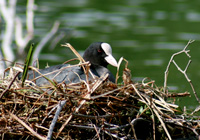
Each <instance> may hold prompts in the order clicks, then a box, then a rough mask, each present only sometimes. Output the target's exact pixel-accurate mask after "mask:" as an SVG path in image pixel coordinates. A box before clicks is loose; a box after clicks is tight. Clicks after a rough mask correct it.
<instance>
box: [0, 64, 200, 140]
mask: <svg viewBox="0 0 200 140" xmlns="http://www.w3.org/2000/svg"><path fill="white" fill-rule="evenodd" d="M16 74H18V73H17V72H16V70H13V68H11V69H10V74H9V76H8V77H6V78H4V79H3V80H1V83H0V84H1V85H0V92H1V101H0V110H1V115H0V124H1V125H0V137H2V139H20V138H22V139H26V138H29V139H35V138H38V139H46V138H49V139H50V138H53V139H166V138H169V139H176V138H195V139H196V138H197V136H198V133H200V131H199V129H200V123H199V118H196V119H191V118H190V119H189V118H188V119H184V118H183V115H176V114H178V113H179V114H180V112H179V111H178V110H177V108H178V106H177V105H175V104H173V103H170V102H169V101H167V98H168V97H167V95H166V94H164V93H163V92H162V90H160V89H159V88H158V87H156V85H155V83H154V81H149V82H147V83H145V82H142V83H133V82H132V81H131V80H130V79H131V77H130V70H128V68H125V69H124V75H123V80H124V82H123V83H124V84H123V85H122V84H121V85H117V84H114V83H110V82H108V81H107V76H108V75H103V76H102V77H100V78H98V79H96V80H94V81H93V82H89V83H87V82H86V81H83V82H80V83H77V84H69V85H66V84H63V83H60V84H56V86H50V87H46V88H44V87H43V88H41V87H37V86H36V85H34V86H33V84H32V86H30V84H29V83H28V81H26V83H25V85H26V86H25V87H21V81H20V80H17V78H16V77H17V76H16ZM126 79H127V80H126ZM186 95H187V93H186Z"/></svg>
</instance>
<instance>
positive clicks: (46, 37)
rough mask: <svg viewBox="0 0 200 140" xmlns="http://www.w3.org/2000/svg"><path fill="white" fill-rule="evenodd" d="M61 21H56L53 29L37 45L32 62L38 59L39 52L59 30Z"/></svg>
mask: <svg viewBox="0 0 200 140" xmlns="http://www.w3.org/2000/svg"><path fill="white" fill-rule="evenodd" d="M59 25H60V23H59V22H58V21H56V22H55V23H54V25H53V27H52V29H51V31H50V32H49V33H48V34H47V35H46V36H45V37H44V38H43V39H42V41H41V42H40V43H39V44H38V45H37V47H36V49H35V51H34V55H33V59H32V62H34V61H35V60H37V59H38V57H39V54H40V52H41V50H42V48H43V47H44V46H45V44H46V43H47V42H48V41H49V40H50V39H51V38H52V37H53V36H54V35H55V33H56V32H57V30H58V27H59Z"/></svg>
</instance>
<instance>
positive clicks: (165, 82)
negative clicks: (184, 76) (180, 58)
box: [164, 40, 194, 93]
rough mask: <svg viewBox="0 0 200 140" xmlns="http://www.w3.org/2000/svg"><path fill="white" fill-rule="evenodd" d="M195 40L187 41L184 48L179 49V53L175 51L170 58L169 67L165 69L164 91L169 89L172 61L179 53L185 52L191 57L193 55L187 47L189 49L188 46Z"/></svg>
mask: <svg viewBox="0 0 200 140" xmlns="http://www.w3.org/2000/svg"><path fill="white" fill-rule="evenodd" d="M193 42H194V40H189V41H188V43H187V45H186V46H185V47H184V48H183V50H181V51H179V52H177V53H174V54H173V55H172V56H171V58H170V60H169V63H168V65H167V68H166V70H165V77H164V93H166V90H167V77H168V74H169V68H170V66H171V63H172V61H173V60H174V57H175V56H177V55H179V54H181V53H185V54H186V55H187V56H188V57H189V58H190V57H191V56H190V55H189V51H190V50H186V49H187V47H188V46H189V45H190V44H191V43H193Z"/></svg>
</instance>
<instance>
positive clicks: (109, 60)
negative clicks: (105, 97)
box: [28, 42, 117, 86]
mask: <svg viewBox="0 0 200 140" xmlns="http://www.w3.org/2000/svg"><path fill="white" fill-rule="evenodd" d="M83 59H84V60H85V61H86V62H87V61H89V62H90V64H91V66H90V70H91V72H92V73H93V74H94V75H95V76H98V77H100V76H101V75H103V74H106V73H108V74H109V76H108V79H109V80H110V81H111V82H113V83H114V82H115V77H114V76H113V74H112V73H111V72H110V71H109V70H108V69H107V65H108V64H111V65H113V66H115V67H117V61H116V60H115V58H114V57H113V56H112V48H111V46H110V45H109V44H108V43H104V42H95V43H92V44H91V45H90V46H89V47H88V48H87V49H86V50H85V52H84V55H83ZM39 72H40V73H41V74H43V75H45V76H46V77H47V78H48V79H50V80H55V81H56V82H57V83H61V82H65V83H67V84H69V83H77V82H80V81H81V80H86V75H85V73H84V70H83V68H82V67H81V66H73V65H69V64H61V65H55V66H51V67H49V68H45V69H40V70H39ZM41 74H39V73H37V72H35V71H34V72H32V71H31V72H29V73H28V79H29V80H33V79H36V80H34V81H35V82H36V85H38V86H44V85H49V81H48V80H47V79H46V78H44V77H42V76H41ZM38 76H39V78H37V77H38ZM89 79H90V80H91V75H89Z"/></svg>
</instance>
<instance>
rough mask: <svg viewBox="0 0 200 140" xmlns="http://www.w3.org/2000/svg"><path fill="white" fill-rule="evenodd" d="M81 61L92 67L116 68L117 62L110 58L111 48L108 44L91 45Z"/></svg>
mask: <svg viewBox="0 0 200 140" xmlns="http://www.w3.org/2000/svg"><path fill="white" fill-rule="evenodd" d="M83 59H84V60H85V61H89V62H90V63H91V64H92V65H100V66H104V67H107V65H108V64H111V65H113V66H115V67H117V61H116V60H115V58H114V57H113V56H112V48H111V46H110V45H109V44H108V43H104V42H95V43H92V44H91V45H90V46H89V47H88V48H87V49H86V50H85V52H84V55H83Z"/></svg>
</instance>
